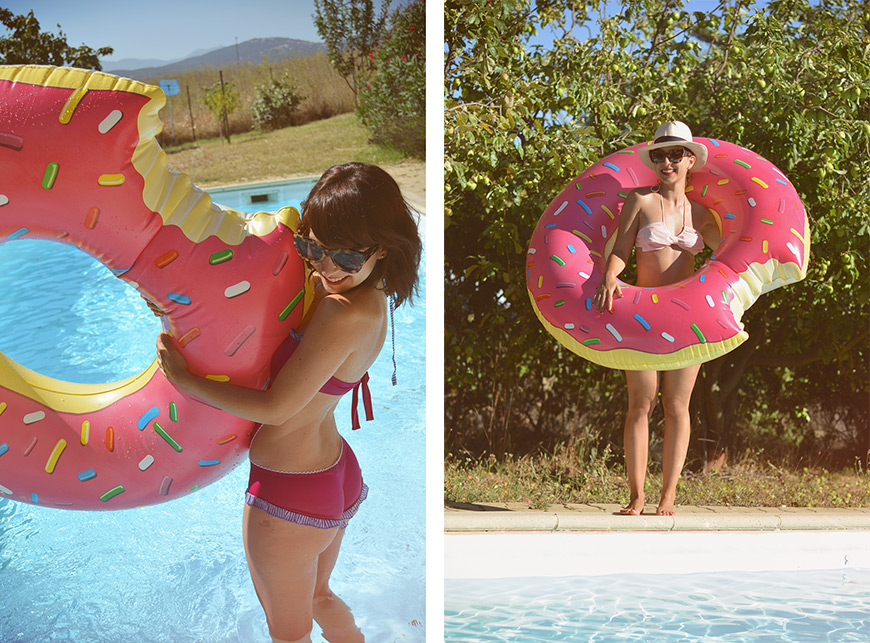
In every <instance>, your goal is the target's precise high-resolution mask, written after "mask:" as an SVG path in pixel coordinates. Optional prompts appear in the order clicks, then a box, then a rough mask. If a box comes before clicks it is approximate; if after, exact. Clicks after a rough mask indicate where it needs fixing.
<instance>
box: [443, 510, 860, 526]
mask: <svg viewBox="0 0 870 643" xmlns="http://www.w3.org/2000/svg"><path fill="white" fill-rule="evenodd" d="M619 509H620V506H619V505H609V504H583V505H573V504H572V505H555V506H552V507H548V508H547V509H543V510H542V509H531V508H530V507H529V506H528V505H525V504H522V503H504V504H496V503H494V504H466V503H451V504H450V505H448V506H446V507H445V511H444V530H445V531H446V532H453V533H470V532H514V533H515V532H542V531H588V532H601V531H659V532H661V531H778V530H796V531H797V530H803V531H815V530H830V531H844V530H870V507H868V508H860V509H830V508H815V507H716V506H704V507H690V506H679V507H677V513H676V515H675V516H656V515H654V514H655V506H654V505H648V506H647V507H646V509H645V510H644V513H643V514H642V515H640V516H621V515H619Z"/></svg>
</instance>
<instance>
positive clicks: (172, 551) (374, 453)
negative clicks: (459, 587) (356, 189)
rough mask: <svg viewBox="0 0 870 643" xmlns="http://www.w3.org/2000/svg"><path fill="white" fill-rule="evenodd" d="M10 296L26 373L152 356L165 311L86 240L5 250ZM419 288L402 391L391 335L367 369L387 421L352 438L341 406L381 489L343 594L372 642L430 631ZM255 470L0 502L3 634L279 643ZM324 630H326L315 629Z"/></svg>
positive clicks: (78, 375) (100, 377) (1, 303)
mask: <svg viewBox="0 0 870 643" xmlns="http://www.w3.org/2000/svg"><path fill="white" fill-rule="evenodd" d="M310 186H311V182H308V183H307V184H306V185H305V186H304V187H298V188H297V191H299V192H300V194H297V195H295V196H293V195H290V196H288V195H287V194H286V193H283V192H282V193H281V194H280V195H279V198H280V199H282V200H280V201H274V200H272V201H263V200H262V199H261V198H258V200H257V201H256V202H255V203H253V205H252V206H251V205H247V206H245V204H243V203H233V202H231V199H232V196H233V192H229V193H228V192H222V193H221V195H220V198H219V199H216V200H219V201H220V202H221V203H225V204H227V205H230V206H232V207H237V208H239V209H244V210H248V211H256V210H266V211H274V210H276V209H278V208H279V207H281V206H282V205H296V206H297V207H298V204H299V201H300V200H301V199H302V198H304V195H305V194H307V191H308V189H310ZM245 189H247V188H242V189H241V190H239V191H242V190H245ZM281 189H282V190H283V189H284V186H281ZM225 195H226V196H225ZM424 275H425V272H424V271H421V277H424ZM0 293H3V296H2V298H0V351H3V352H4V353H6V354H7V355H9V356H10V357H11V358H12V359H14V360H16V361H18V362H20V363H23V364H24V365H25V366H27V367H29V368H32V369H34V370H37V371H39V372H41V373H43V374H46V375H50V376H52V377H56V378H60V379H65V380H68V381H77V382H89V383H99V382H110V381H115V380H117V379H121V378H123V377H126V376H128V375H131V374H133V373H138V372H140V371H142V370H143V369H144V368H145V367H146V366H147V365H148V364H150V363H151V361H152V360H153V357H154V342H155V339H156V336H157V333H158V332H159V331H160V323H159V321H157V320H156V319H155V318H154V316H153V315H151V313H150V311H148V309H147V307H146V306H145V304H144V302H142V300H141V298H140V297H139V295H138V294H137V293H136V291H135V290H133V289H132V288H131V287H129V286H127V285H126V284H124V283H123V282H122V281H121V280H119V279H116V278H114V277H113V276H112V275H111V273H110V272H109V271H108V270H107V269H106V268H104V267H103V266H102V265H100V264H98V263H96V262H95V261H94V260H93V259H91V258H90V257H88V256H87V255H85V254H84V253H82V252H80V251H78V250H76V249H74V248H71V247H66V246H62V245H59V244H56V243H50V242H39V241H27V240H26V239H19V240H16V241H14V242H10V243H5V244H0ZM420 294H421V297H420V299H419V300H418V301H417V302H416V303H415V305H414V306H403V307H402V308H400V309H399V310H397V311H396V315H395V326H396V361H397V363H398V365H399V368H398V380H399V384H398V386H396V387H395V388H393V387H392V386H391V385H390V376H391V374H392V371H393V364H392V359H391V352H390V344H389V341H387V343H386V345H385V347H384V350H383V351H382V352H381V355H380V356H379V357H378V359H377V361H376V362H375V364H374V365H373V367H372V368H371V369H370V375H371V381H370V387H371V392H372V399H373V403H374V413H375V421H373V422H370V423H364V426H363V428H362V430H360V431H353V432H351V431H350V427H349V425H348V421H347V420H348V418H349V415H350V396H345V397H344V398H343V399H342V400H341V402H340V403H339V407H338V409H337V411H336V418H337V421H338V423H339V428H340V429H341V431H342V434H343V435H344V437H345V439H347V440H348V442H349V443H350V444H351V446H352V447H353V449H354V451H355V452H356V454H357V457H358V459H359V461H360V465H361V467H362V469H363V475H364V477H365V481H366V484H368V486H369V487H370V493H369V496H368V499H367V500H366V501H365V502H364V503H363V505H362V507H361V508H360V511H359V513H358V514H357V516H356V517H355V518H354V519H353V521H351V524H350V526H349V527H348V530H347V532H346V536H345V539H344V545H343V547H342V554H341V556H340V558H339V562H338V565H337V567H336V569H335V572H334V574H333V590H334V591H336V593H338V594H339V595H341V596H342V597H343V598H344V599H345V600H346V601H347V602H348V603H349V604H350V605H351V607H352V608H353V610H354V614H355V615H356V618H357V623H358V624H359V625H360V627H361V628H362V630H363V632H364V633H365V634H366V637H367V640H369V641H394V640H401V641H424V640H425V589H424V588H425V544H424V543H425V491H424V489H425V466H424V462H425V330H426V327H425V314H426V310H425V282H423V283H422V288H421V291H420ZM2 430H3V428H2V425H0V431H2ZM246 469H247V467H246V466H239V467H238V468H236V469H235V470H234V471H233V472H231V473H230V474H229V475H227V476H226V477H224V478H222V479H221V480H219V481H218V482H216V483H214V484H212V485H211V486H208V487H206V488H204V489H202V490H200V491H198V492H196V493H194V494H191V495H189V496H186V497H184V498H181V499H179V500H176V501H172V502H168V503H164V504H161V505H155V506H151V507H143V508H139V509H132V510H127V511H117V512H79V511H63V510H57V509H50V508H44V507H39V506H34V505H29V504H23V503H18V502H14V501H10V500H8V499H3V498H2V497H0V596H2V603H3V604H2V609H0V641H4V642H5V641H27V642H33V641H40V642H43V641H75V642H88V643H91V642H93V643H98V642H105V643H118V642H119V641H141V642H142V643H148V642H164V641H165V642H167V643H185V642H193V641H203V642H207V643H208V642H217V641H220V642H221V643H233V642H238V643H258V642H268V641H270V640H271V639H270V638H269V634H268V628H267V626H266V619H265V616H264V614H263V612H262V609H261V607H260V605H259V603H258V601H257V597H256V594H255V592H254V588H253V585H252V584H251V581H250V577H249V576H248V571H247V565H246V563H245V556H244V549H243V545H242V538H241V519H242V508H243V506H244V504H243V497H244V489H245V486H246V482H247V470H246ZM312 639H313V640H314V641H318V640H320V637H319V629H318V628H317V626H316V625H315V628H314V633H313V634H312Z"/></svg>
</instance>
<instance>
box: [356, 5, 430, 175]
mask: <svg viewBox="0 0 870 643" xmlns="http://www.w3.org/2000/svg"><path fill="white" fill-rule="evenodd" d="M425 53H426V4H425V3H424V2H423V0H413V1H412V2H411V3H410V4H409V5H407V6H406V7H403V8H401V9H398V10H397V11H396V12H395V14H393V16H392V18H391V20H390V31H389V33H388V34H387V37H386V40H385V41H384V43H383V44H382V45H381V46H380V47H379V48H378V49H377V50H376V51H375V52H373V53H372V58H373V59H374V60H375V61H376V71H375V73H374V76H373V77H372V79H371V82H370V83H369V84H367V85H366V88H365V89H364V90H363V91H362V93H361V94H360V96H359V109H358V113H359V115H360V118H361V120H362V122H363V124H364V125H365V126H366V127H368V128H369V129H371V130H372V142H374V143H379V144H382V145H389V146H390V147H393V148H395V149H397V150H400V151H402V152H405V153H406V154H410V155H412V156H416V157H418V158H423V157H425V155H426V55H425Z"/></svg>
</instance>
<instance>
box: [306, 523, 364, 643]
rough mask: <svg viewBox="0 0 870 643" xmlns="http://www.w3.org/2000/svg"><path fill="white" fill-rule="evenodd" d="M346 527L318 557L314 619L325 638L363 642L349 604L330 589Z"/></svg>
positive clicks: (338, 641) (342, 641)
mask: <svg viewBox="0 0 870 643" xmlns="http://www.w3.org/2000/svg"><path fill="white" fill-rule="evenodd" d="M342 538H344V530H343V529H341V530H339V532H338V534H337V535H336V536H335V540H333V541H332V544H330V545H329V548H328V549H327V550H326V551H325V552H323V553H322V554H320V558H319V560H318V561H317V582H316V584H315V586H314V602H313V604H314V620H315V621H317V624H318V625H319V626H320V627H321V629H322V630H323V638H324V639H326V640H327V641H330V642H334V643H344V642H345V641H347V643H362V642H363V641H365V638H364V637H363V633H362V632H361V631H360V629H359V628H358V627H357V626H356V622H355V621H354V618H353V613H351V611H350V608H349V607H348V606H347V604H346V603H345V602H344V601H343V600H341V599H340V598H339V597H338V596H336V595H335V594H333V593H332V590H331V589H329V577H330V576H331V575H332V570H333V568H334V567H335V562H336V561H337V560H338V550H339V549H340V548H341V540H342Z"/></svg>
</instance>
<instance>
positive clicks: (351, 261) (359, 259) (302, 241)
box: [293, 232, 378, 273]
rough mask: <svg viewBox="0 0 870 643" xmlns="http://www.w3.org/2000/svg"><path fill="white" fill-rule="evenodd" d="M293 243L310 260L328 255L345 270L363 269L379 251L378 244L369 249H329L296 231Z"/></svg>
mask: <svg viewBox="0 0 870 643" xmlns="http://www.w3.org/2000/svg"><path fill="white" fill-rule="evenodd" d="M293 245H295V246H296V252H298V253H299V256H300V257H302V258H303V259H307V260H308V261H315V262H316V261H323V260H324V259H325V258H326V257H329V258H330V259H332V263H334V264H335V265H336V267H337V268H338V269H340V270H342V271H344V272H349V273H356V272H359V271H360V270H362V267H363V266H364V265H365V262H366V261H368V260H369V257H371V256H372V255H373V254H375V252H376V251H377V249H378V248H377V246H374V247H372V248H369V249H368V250H348V249H344V248H341V249H339V250H327V249H326V248H324V247H323V246H321V245H320V244H319V243H317V242H316V241H315V240H314V239H310V238H308V237H304V236H302V235H301V234H298V233H296V232H294V233H293Z"/></svg>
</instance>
